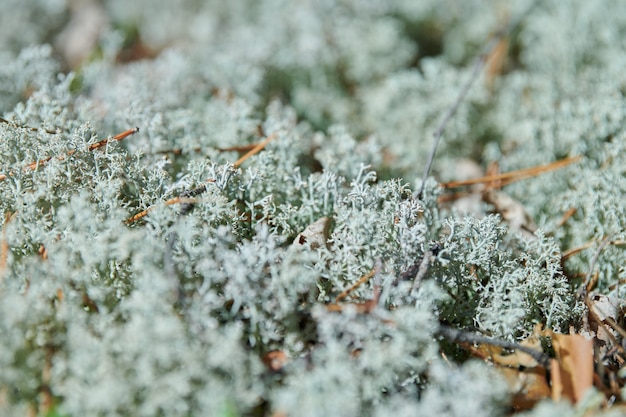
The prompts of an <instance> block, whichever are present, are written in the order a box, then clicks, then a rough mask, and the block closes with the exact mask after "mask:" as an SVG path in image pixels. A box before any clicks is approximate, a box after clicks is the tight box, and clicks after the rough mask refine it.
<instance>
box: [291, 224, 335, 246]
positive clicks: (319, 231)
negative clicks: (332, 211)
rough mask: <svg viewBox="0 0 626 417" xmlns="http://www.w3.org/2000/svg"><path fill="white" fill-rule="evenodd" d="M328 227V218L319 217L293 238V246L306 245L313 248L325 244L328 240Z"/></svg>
mask: <svg viewBox="0 0 626 417" xmlns="http://www.w3.org/2000/svg"><path fill="white" fill-rule="evenodd" d="M329 227H330V219H329V218H328V217H322V218H321V219H319V220H317V221H315V222H314V223H311V224H310V225H308V226H307V227H306V229H304V230H303V231H302V232H301V233H299V234H298V236H296V238H295V239H294V240H293V244H292V245H293V246H295V247H307V248H311V249H313V250H315V249H319V248H321V247H322V246H324V247H325V246H326V241H327V240H328V229H329Z"/></svg>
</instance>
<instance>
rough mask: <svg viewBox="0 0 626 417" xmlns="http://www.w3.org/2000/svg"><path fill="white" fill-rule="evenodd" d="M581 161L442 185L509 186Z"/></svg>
mask: <svg viewBox="0 0 626 417" xmlns="http://www.w3.org/2000/svg"><path fill="white" fill-rule="evenodd" d="M580 160H581V157H580V156H573V157H571V158H565V159H561V160H559V161H555V162H551V163H549V164H546V165H540V166H536V167H531V168H524V169H518V170H516V171H510V172H505V173H502V174H496V175H486V176H483V177H480V178H471V179H469V180H462V181H451V182H446V183H443V184H441V186H442V187H443V188H457V187H463V186H467V185H474V184H485V183H490V182H494V181H502V185H508V184H511V183H513V182H515V181H519V180H521V179H524V178H529V177H534V176H537V175H539V174H543V173H545V172H550V171H554V170H557V169H561V168H563V167H566V166H568V165H570V164H573V163H574V162H578V161H580Z"/></svg>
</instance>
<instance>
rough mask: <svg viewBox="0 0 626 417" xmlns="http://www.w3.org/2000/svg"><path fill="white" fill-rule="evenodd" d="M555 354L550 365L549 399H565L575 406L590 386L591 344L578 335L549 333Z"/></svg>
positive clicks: (591, 367)
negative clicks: (550, 394) (550, 397)
mask: <svg viewBox="0 0 626 417" xmlns="http://www.w3.org/2000/svg"><path fill="white" fill-rule="evenodd" d="M552 346H553V347H554V352H555V353H556V359H553V360H552V362H551V365H550V376H551V381H552V399H553V400H554V401H559V400H560V399H561V398H568V399H570V400H571V401H572V402H573V403H574V404H575V403H577V402H578V401H580V399H581V398H583V396H584V394H585V392H586V391H587V390H588V389H589V388H590V387H591V386H592V385H593V341H592V340H591V339H587V338H586V337H584V336H581V335H578V334H570V335H564V334H557V333H553V334H552Z"/></svg>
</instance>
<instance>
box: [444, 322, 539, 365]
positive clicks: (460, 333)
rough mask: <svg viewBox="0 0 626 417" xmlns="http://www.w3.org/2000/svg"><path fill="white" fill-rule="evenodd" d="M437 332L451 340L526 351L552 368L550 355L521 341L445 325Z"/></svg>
mask: <svg viewBox="0 0 626 417" xmlns="http://www.w3.org/2000/svg"><path fill="white" fill-rule="evenodd" d="M436 333H437V334H439V335H440V336H441V337H443V338H445V339H447V340H449V341H451V342H457V343H472V344H487V345H492V346H498V347H501V348H502V349H509V350H518V351H520V352H524V353H526V354H528V355H530V356H531V357H532V358H533V359H534V360H536V361H537V362H538V363H539V364H540V365H541V366H543V367H544V368H546V369H550V357H549V356H548V355H546V354H545V353H543V352H540V351H537V350H535V349H531V348H529V347H527V346H523V345H520V344H519V343H513V342H509V341H506V340H500V339H493V338H490V337H485V336H482V335H479V334H475V333H471V332H468V331H466V330H461V329H455V328H452V327H449V326H445V325H440V326H439V328H438V329H437V332H436Z"/></svg>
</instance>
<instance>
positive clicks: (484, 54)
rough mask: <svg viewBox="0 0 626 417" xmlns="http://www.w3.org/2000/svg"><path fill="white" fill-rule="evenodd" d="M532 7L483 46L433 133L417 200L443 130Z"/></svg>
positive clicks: (422, 189) (420, 194)
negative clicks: (488, 64) (491, 60)
mask: <svg viewBox="0 0 626 417" xmlns="http://www.w3.org/2000/svg"><path fill="white" fill-rule="evenodd" d="M534 5H535V3H534V2H533V3H532V4H531V6H530V7H529V8H528V10H526V12H525V13H522V14H521V15H520V17H519V18H518V19H517V20H513V21H511V22H510V23H509V24H508V25H506V26H505V27H504V28H503V29H501V30H499V31H498V32H497V33H496V34H495V35H494V36H493V37H492V38H491V40H490V41H489V42H488V43H487V44H486V45H485V47H484V48H483V50H482V51H481V53H480V55H479V56H478V57H476V60H475V61H474V67H473V69H472V73H471V75H470V78H469V79H468V80H467V82H466V83H465V85H464V86H463V88H462V89H461V92H460V93H459V95H458V97H457V98H456V100H455V101H454V103H452V106H451V107H450V108H449V109H448V111H447V113H446V115H445V116H444V118H443V120H442V121H441V123H439V126H438V127H437V129H436V130H435V132H434V133H433V137H434V139H435V141H434V143H433V147H432V150H431V151H430V155H429V156H428V161H427V162H426V168H425V169H424V175H423V176H422V184H421V185H420V190H419V192H418V193H417V197H418V198H420V199H421V198H422V194H423V193H424V186H425V184H426V178H428V174H429V173H430V169H431V167H432V165H433V161H434V159H435V153H436V152H437V147H438V146H439V142H440V141H441V136H442V135H443V131H444V129H445V128H446V126H447V125H448V123H449V122H450V120H451V119H452V117H453V116H454V114H455V113H456V112H457V110H458V109H459V107H460V106H461V103H462V102H463V100H464V99H465V96H467V93H468V92H469V90H470V88H471V86H472V84H474V82H475V81H476V80H477V79H478V75H479V74H480V71H481V70H482V69H483V68H484V67H485V64H486V63H487V61H488V59H489V57H490V56H491V54H492V52H493V51H494V49H495V48H496V46H498V45H499V44H500V41H501V40H502V39H503V38H505V37H506V36H508V35H509V34H510V33H511V32H513V30H514V29H515V28H516V27H517V26H518V25H519V24H520V23H521V21H522V19H523V18H524V17H525V16H526V15H527V14H528V13H529V12H530V10H531V9H532V8H533V7H534Z"/></svg>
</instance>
